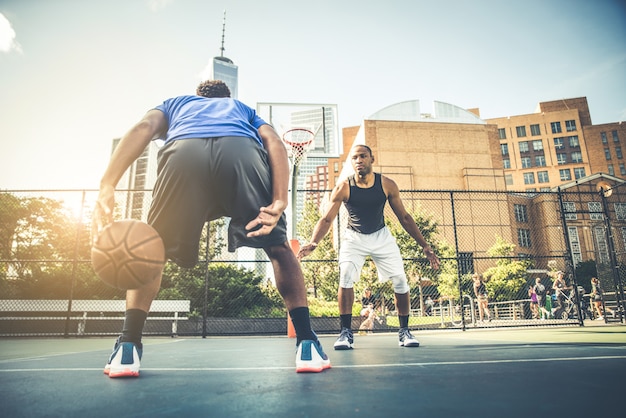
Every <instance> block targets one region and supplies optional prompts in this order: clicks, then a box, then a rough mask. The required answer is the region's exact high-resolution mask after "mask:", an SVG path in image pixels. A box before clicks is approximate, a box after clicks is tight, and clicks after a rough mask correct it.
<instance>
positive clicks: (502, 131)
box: [498, 128, 506, 139]
mask: <svg viewBox="0 0 626 418" xmlns="http://www.w3.org/2000/svg"><path fill="white" fill-rule="evenodd" d="M498 136H499V137H500V139H506V129H504V128H498Z"/></svg>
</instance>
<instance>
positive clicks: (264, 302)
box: [159, 263, 285, 318]
mask: <svg viewBox="0 0 626 418" xmlns="http://www.w3.org/2000/svg"><path fill="white" fill-rule="evenodd" d="M205 279H206V280H207V282H206V285H205ZM205 286H206V289H207V292H208V294H207V296H208V297H207V303H206V306H205V303H204V299H205V298H204V295H205ZM267 287H268V284H266V283H265V281H264V278H262V277H260V276H258V275H255V274H254V272H251V271H250V270H246V269H244V268H241V267H236V266H234V265H229V264H225V263H211V264H209V267H208V272H207V271H205V264H204V263H198V264H197V265H196V266H195V267H193V268H189V269H184V268H181V267H178V266H177V265H175V264H173V263H168V264H167V265H166V267H165V269H164V273H163V287H162V289H161V291H160V292H159V298H160V299H170V298H173V299H189V300H190V301H191V310H192V311H195V312H196V313H198V314H202V313H203V312H204V309H205V307H206V312H207V316H209V317H235V318H258V317H267V316H284V315H285V309H284V304H283V303H282V299H280V301H278V300H277V299H276V298H275V296H274V295H272V291H271V290H268V289H267Z"/></svg>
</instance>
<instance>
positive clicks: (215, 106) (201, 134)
mask: <svg viewBox="0 0 626 418" xmlns="http://www.w3.org/2000/svg"><path fill="white" fill-rule="evenodd" d="M155 109H157V110H160V111H161V112H163V113H164V114H165V116H166V117H167V121H168V126H169V128H168V130H167V134H166V135H165V138H161V139H164V140H165V143H166V144H167V143H169V142H171V141H176V140H179V139H189V138H215V137H221V136H243V137H246V138H254V139H255V140H256V141H257V142H258V143H259V144H261V146H263V142H262V141H261V137H260V136H259V132H258V130H257V129H258V128H260V127H261V125H265V124H267V122H265V121H264V120H263V119H261V118H260V117H259V116H258V115H257V114H256V111H255V110H254V109H252V108H251V107H249V106H246V105H245V104H243V103H242V102H240V101H239V100H235V99H231V98H222V97H220V98H207V97H201V96H178V97H174V98H171V99H167V100H165V101H164V102H163V103H162V104H161V105H159V106H157V107H155Z"/></svg>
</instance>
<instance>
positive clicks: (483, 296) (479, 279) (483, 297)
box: [472, 273, 491, 322]
mask: <svg viewBox="0 0 626 418" xmlns="http://www.w3.org/2000/svg"><path fill="white" fill-rule="evenodd" d="M472 279H473V280H474V294H475V295H476V300H477V301H478V316H479V317H480V322H483V321H484V318H485V314H486V315H487V320H488V321H491V313H490V312H489V295H488V294H487V287H486V286H485V282H484V281H483V276H482V274H478V273H474V275H473V276H472Z"/></svg>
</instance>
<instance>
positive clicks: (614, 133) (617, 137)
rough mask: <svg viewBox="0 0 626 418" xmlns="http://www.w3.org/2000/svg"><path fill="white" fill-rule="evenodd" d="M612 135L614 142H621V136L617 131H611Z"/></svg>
mask: <svg viewBox="0 0 626 418" xmlns="http://www.w3.org/2000/svg"><path fill="white" fill-rule="evenodd" d="M611 135H612V136H613V142H619V136H617V131H611Z"/></svg>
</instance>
